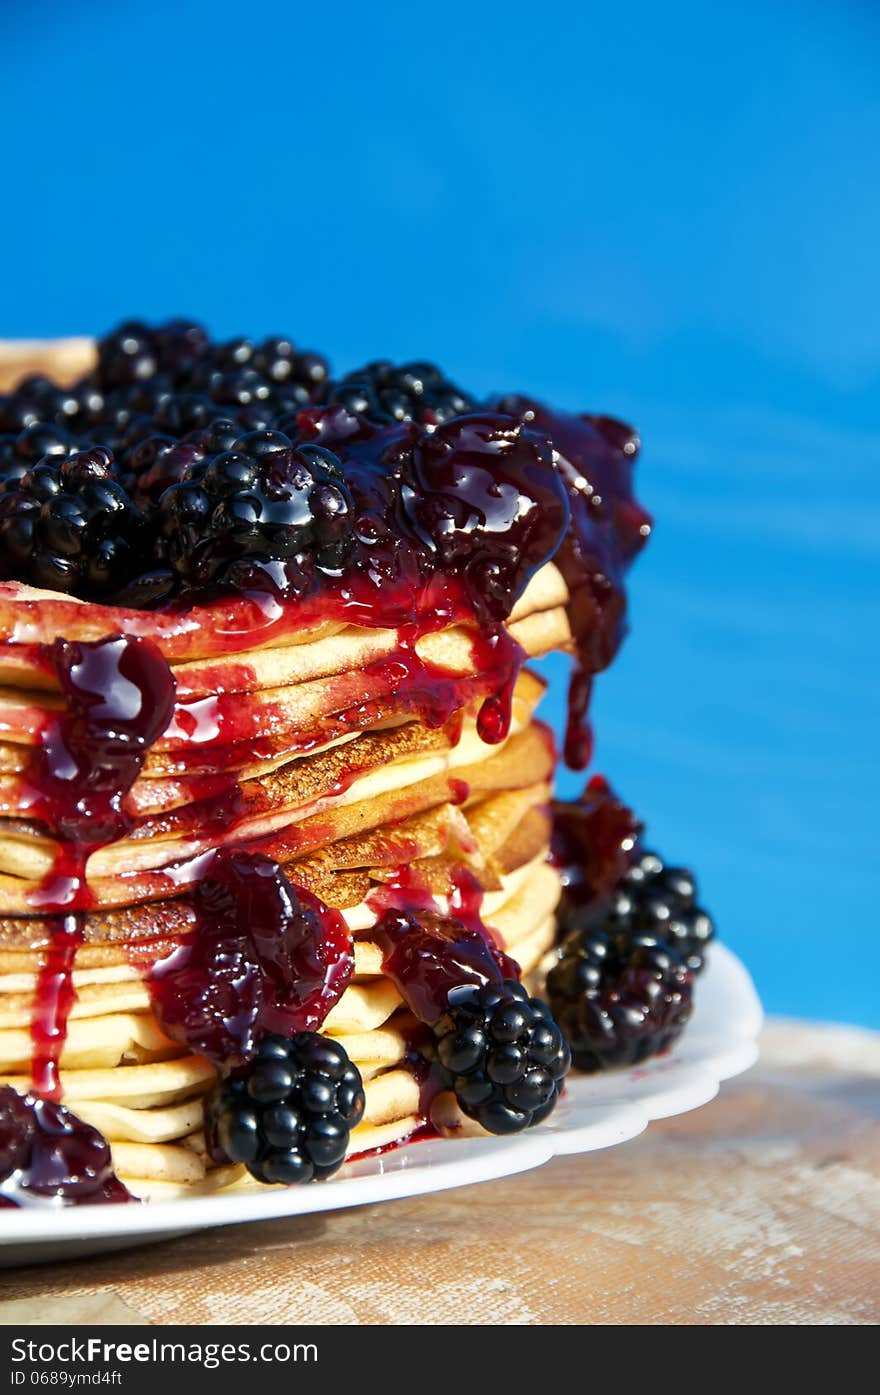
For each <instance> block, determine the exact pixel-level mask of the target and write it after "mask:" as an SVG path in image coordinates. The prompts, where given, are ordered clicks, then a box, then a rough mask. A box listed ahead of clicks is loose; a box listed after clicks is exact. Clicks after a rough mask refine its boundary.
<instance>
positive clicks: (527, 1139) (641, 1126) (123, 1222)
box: [0, 944, 763, 1255]
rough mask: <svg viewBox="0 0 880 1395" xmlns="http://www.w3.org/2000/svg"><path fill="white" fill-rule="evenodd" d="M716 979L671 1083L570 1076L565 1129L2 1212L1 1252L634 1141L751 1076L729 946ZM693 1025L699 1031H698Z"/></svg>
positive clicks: (427, 1188) (427, 1189)
mask: <svg viewBox="0 0 880 1395" xmlns="http://www.w3.org/2000/svg"><path fill="white" fill-rule="evenodd" d="M713 969H714V973H713ZM710 975H711V976H712V977H711V978H710ZM713 981H714V982H716V983H720V984H723V985H724V987H725V990H726V995H727V996H726V997H725V1002H726V1006H728V1007H729V1008H730V1009H731V1012H730V1016H729V1018H728V1019H727V1020H726V1021H725V1024H724V1029H720V1030H713V1029H711V1028H705V1027H704V1028H702V1031H701V1016H705V1014H706V1009H704V1012H703V1014H700V999H699V997H698V1001H697V1005H696V1006H695V1009H694V1016H693V1019H692V1022H691V1024H690V1025H689V1029H688V1033H687V1034H686V1036H685V1037H683V1038H682V1042H683V1044H684V1046H685V1054H684V1055H683V1056H682V1057H680V1058H679V1057H677V1056H676V1053H675V1050H673V1051H672V1053H670V1055H669V1056H668V1057H665V1058H662V1059H661V1058H655V1061H657V1062H658V1063H659V1070H658V1069H657V1068H656V1066H655V1069H654V1070H653V1071H651V1069H650V1066H651V1063H650V1062H649V1063H646V1066H647V1067H648V1069H647V1070H640V1071H639V1072H638V1075H639V1076H640V1077H641V1076H645V1078H648V1079H650V1078H651V1077H652V1076H653V1077H654V1078H656V1076H657V1075H658V1074H660V1073H661V1072H662V1071H665V1070H666V1069H668V1070H669V1071H670V1076H671V1078H670V1081H669V1086H668V1088H667V1089H657V1090H653V1091H651V1090H650V1089H648V1090H647V1091H646V1092H645V1093H644V1094H643V1095H642V1094H640V1095H639V1096H638V1097H634V1098H627V1095H626V1089H627V1085H628V1084H629V1083H630V1082H631V1080H632V1077H633V1073H632V1072H630V1073H629V1076H628V1075H627V1074H626V1073H624V1072H621V1073H620V1074H619V1077H618V1076H615V1077H612V1076H611V1075H608V1076H601V1077H597V1076H579V1077H574V1078H571V1077H570V1078H569V1082H568V1085H567V1088H566V1096H565V1100H566V1101H568V1104H569V1106H570V1108H569V1109H568V1111H567V1113H566V1114H563V1115H562V1116H561V1117H560V1118H559V1120H558V1122H556V1116H555V1115H554V1117H553V1119H552V1120H550V1121H548V1123H547V1124H543V1125H540V1126H539V1127H538V1128H537V1129H534V1130H530V1131H529V1132H527V1133H523V1134H516V1135H513V1136H507V1137H500V1138H497V1137H496V1138H492V1137H489V1138H474V1137H468V1138H463V1139H455V1138H444V1139H435V1140H428V1141H425V1142H418V1143H415V1144H409V1145H407V1144H404V1145H402V1147H401V1148H400V1149H399V1150H394V1151H393V1152H392V1153H390V1154H388V1155H387V1156H388V1157H389V1158H393V1159H394V1164H393V1166H390V1167H388V1168H387V1169H386V1168H385V1167H383V1166H382V1162H383V1159H382V1157H379V1158H377V1159H373V1160H371V1161H375V1162H377V1163H378V1164H379V1167H378V1169H377V1170H376V1169H373V1170H371V1171H369V1172H366V1173H361V1174H360V1175H354V1176H339V1177H335V1178H333V1179H332V1180H330V1181H328V1182H326V1183H321V1184H319V1185H318V1186H316V1187H314V1188H312V1187H306V1188H293V1187H290V1188H278V1189H274V1188H273V1189H271V1190H266V1191H254V1192H249V1191H242V1192H238V1193H235V1194H229V1193H227V1194H223V1193H218V1194H215V1195H213V1196H201V1197H198V1196H197V1197H181V1198H175V1199H173V1200H166V1201H155V1202H144V1203H143V1204H142V1205H140V1206H112V1205H109V1206H87V1205H86V1206H71V1207H63V1208H61V1207H59V1208H56V1207H54V1206H51V1205H47V1206H46V1207H45V1208H43V1207H39V1208H27V1209H22V1210H18V1211H13V1210H7V1211H5V1213H4V1221H3V1225H2V1228H0V1254H2V1251H3V1249H4V1248H6V1247H12V1246H14V1247H19V1248H20V1247H22V1246H27V1245H28V1244H29V1243H33V1244H34V1245H38V1246H46V1245H49V1244H58V1245H71V1244H73V1243H75V1242H77V1241H81V1242H82V1243H83V1246H84V1247H85V1246H87V1245H88V1243H89V1242H90V1241H92V1240H95V1241H100V1240H103V1239H106V1238H111V1237H112V1238H119V1239H121V1238H122V1237H123V1236H130V1237H131V1239H132V1243H133V1244H137V1243H138V1241H139V1239H140V1240H143V1239H144V1238H145V1237H147V1236H150V1235H153V1236H156V1237H161V1236H162V1235H166V1234H168V1235H170V1234H172V1233H175V1234H178V1235H179V1234H184V1233H187V1232H192V1231H196V1230H202V1229H208V1228H210V1227H214V1226H223V1225H238V1224H246V1223H248V1222H253V1221H260V1220H272V1219H276V1220H277V1219H280V1218H286V1217H288V1216H296V1215H312V1214H315V1213H316V1212H322V1211H336V1210H341V1209H343V1208H346V1207H356V1206H361V1205H370V1204H378V1203H379V1202H382V1201H394V1200H401V1199H403V1198H405V1197H407V1196H417V1195H425V1194H430V1193H431V1192H434V1191H438V1192H439V1191H446V1190H449V1189H451V1188H454V1187H457V1186H470V1185H472V1184H477V1183H479V1182H486V1181H492V1180H495V1179H496V1178H501V1177H507V1176H513V1175H515V1174H516V1173H521V1172H526V1171H530V1170H532V1169H533V1168H536V1167H542V1166H543V1165H544V1164H545V1163H547V1162H549V1161H550V1160H551V1159H552V1158H553V1157H555V1156H571V1155H573V1154H577V1153H583V1152H588V1151H594V1150H599V1149H602V1148H607V1147H614V1146H616V1145H617V1144H619V1143H625V1142H629V1141H630V1140H631V1139H633V1138H636V1137H638V1136H639V1135H640V1134H641V1133H643V1132H644V1131H645V1129H647V1128H648V1126H649V1124H650V1123H652V1122H653V1121H654V1120H656V1119H661V1118H669V1117H673V1116H675V1115H677V1114H682V1113H686V1112H687V1111H689V1110H691V1109H697V1108H700V1107H701V1106H702V1105H703V1104H707V1103H708V1102H709V1101H710V1100H711V1099H713V1098H714V1097H715V1095H717V1093H718V1091H719V1089H720V1087H721V1084H722V1083H723V1082H724V1081H725V1080H728V1079H731V1078H732V1077H733V1076H735V1075H738V1074H740V1073H741V1072H743V1071H745V1070H748V1069H749V1067H750V1066H752V1065H753V1064H754V1062H755V1061H756V1060H757V1058H758V1043H757V1039H756V1038H757V1035H758V1033H759V1032H760V1030H761V1027H762V1025H763V1010H762V1008H761V1004H760V1000H759V998H758V995H757V992H756V990H755V987H754V984H753V982H752V979H751V976H750V975H749V973H748V970H747V969H746V967H745V965H744V964H743V963H742V961H741V960H740V959H739V957H738V956H737V955H736V954H734V952H733V951H732V950H731V949H729V948H728V947H727V946H726V945H721V944H716V945H713V949H712V960H711V962H710V964H709V966H708V967H707V970H706V977H705V980H704V982H705V983H707V984H709V983H711V982H713ZM708 1006H709V1005H707V1007H708ZM691 1027H693V1028H695V1031H694V1033H693V1035H691V1030H690V1029H691ZM701 1036H702V1037H704V1038H705V1041H706V1045H707V1048H708V1049H707V1051H706V1054H703V1053H702V1052H701V1051H700V1040H701ZM697 1053H699V1054H697ZM694 1056H696V1059H694ZM612 1079H619V1082H620V1086H621V1092H620V1094H619V1095H617V1094H614V1093H611V1094H610V1095H609V1096H608V1097H606V1098H602V1097H601V1096H596V1097H594V1098H592V1099H591V1098H590V1096H589V1082H593V1085H594V1088H595V1084H596V1082H598V1081H601V1082H602V1083H603V1085H604V1084H605V1083H610V1082H611V1080H612ZM579 1087H580V1088H579ZM578 1102H580V1107H581V1108H582V1109H583V1108H586V1109H587V1110H590V1109H595V1113H596V1118H595V1119H594V1120H591V1121H587V1122H581V1123H578V1122H577V1107H578ZM572 1111H573V1113H574V1120H573V1122H570V1123H569V1124H568V1125H567V1124H566V1119H567V1118H568V1117H569V1116H570V1114H571V1113H572ZM596 1140H599V1141H596ZM432 1143H433V1144H435V1145H440V1146H441V1147H442V1149H443V1150H444V1153H448V1155H449V1156H448V1157H446V1156H444V1157H442V1158H440V1159H439V1160H437V1159H432V1158H431V1157H430V1156H429V1154H428V1153H427V1152H426V1151H425V1150H426V1149H428V1148H429V1147H430V1146H431V1144H432ZM407 1149H411V1150H412V1151H411V1152H408V1151H407ZM416 1150H419V1151H416ZM358 1165H360V1164H358V1163H355V1164H354V1166H356V1167H357V1166H358ZM426 1174H427V1175H429V1177H430V1181H429V1182H428V1185H424V1183H425V1178H426ZM231 1202H232V1203H233V1204H232V1205H230V1203H231ZM292 1203H293V1204H292ZM80 1253H81V1254H83V1255H85V1254H86V1253H87V1250H86V1249H85V1248H83V1250H81V1251H80Z"/></svg>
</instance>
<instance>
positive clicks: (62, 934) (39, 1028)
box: [30, 911, 82, 1100]
mask: <svg viewBox="0 0 880 1395" xmlns="http://www.w3.org/2000/svg"><path fill="white" fill-rule="evenodd" d="M81 919H82V917H81V916H80V915H79V914H77V912H75V911H68V913H67V914H66V915H63V916H54V917H53V918H52V921H51V938H50V941H49V947H48V950H47V951H46V957H45V959H44V960H43V963H42V965H41V967H40V971H39V974H38V976H37V990H36V993H35V995H34V1006H33V1011H32V1012H31V1024H30V1025H31V1041H32V1043H33V1048H32V1056H31V1082H32V1084H33V1088H34V1090H36V1091H37V1093H38V1094H40V1095H44V1096H45V1097H46V1098H47V1099H55V1100H57V1099H60V1097H61V1082H60V1078H59V1074H58V1062H59V1060H60V1059H61V1052H62V1051H63V1049H64V1042H65V1040H66V1037H67V1019H68V1016H69V1014H70V1009H71V1008H72V1007H73V1004H74V1002H75V1000H76V992H75V990H74V986H73V966H74V961H75V959H76V951H77V949H78V948H79V946H80V944H81V943H82V925H81Z"/></svg>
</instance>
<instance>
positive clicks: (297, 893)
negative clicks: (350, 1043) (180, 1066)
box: [150, 851, 354, 1069]
mask: <svg viewBox="0 0 880 1395" xmlns="http://www.w3.org/2000/svg"><path fill="white" fill-rule="evenodd" d="M193 899H194V902H195V909H196V914H197V918H198V922H197V930H196V932H195V934H194V935H193V936H192V937H191V938H190V939H189V940H188V941H187V943H185V944H183V945H181V946H180V947H179V948H177V949H175V950H174V952H173V953H172V954H171V955H170V956H169V957H168V958H167V959H164V960H162V961H161V962H160V963H158V964H156V965H155V966H154V967H153V970H152V974H151V977H150V987H151V993H152V997H153V1004H154V1007H155V1010H156V1014H157V1016H158V1018H159V1020H160V1021H161V1023H162V1025H163V1027H164V1029H165V1031H166V1032H168V1034H169V1036H171V1037H173V1038H174V1039H175V1040H177V1041H180V1042H181V1043H183V1044H184V1045H185V1046H187V1047H188V1048H189V1049H190V1050H191V1051H195V1052H198V1053H199V1054H200V1055H203V1056H206V1057H208V1059H209V1060H211V1061H214V1062H215V1063H216V1064H217V1065H218V1066H221V1067H223V1068H225V1069H230V1068H232V1067H234V1066H237V1065H241V1064H242V1063H243V1062H244V1061H246V1060H247V1059H248V1057H249V1056H250V1055H251V1054H252V1052H253V1050H254V1047H255V1045H256V1043H257V1042H258V1041H259V1039H260V1037H262V1036H264V1035H265V1034H266V1033H267V1032H277V1033H280V1034H282V1035H286V1036H289V1035H291V1034H292V1033H294V1032H300V1031H313V1030H315V1029H316V1028H317V1027H319V1026H320V1024H321V1023H322V1022H323V1021H324V1018H325V1017H326V1016H327V1014H328V1013H329V1011H330V1009H331V1008H332V1007H333V1006H334V1005H335V1004H336V1003H337V1002H338V1001H339V998H340V997H341V995H342V993H343V992H344V990H345V988H346V986H347V985H348V982H349V980H350V978H351V974H352V970H353V968H354V953H353V949H352V943H351V936H350V934H349V932H348V928H347V926H346V924H345V921H344V920H343V918H342V916H341V915H340V914H339V913H338V912H337V911H333V910H330V909H329V908H328V907H327V906H325V905H324V904H323V903H322V902H321V901H319V900H318V898H317V897H316V896H312V895H311V894H310V893H309V892H308V891H305V890H303V889H302V888H299V887H294V886H293V885H292V884H291V883H290V882H289V881H288V879H287V877H286V876H285V874H284V872H283V871H282V869H281V868H280V867H279V866H278V864H277V863H275V862H273V861H272V860H271V859H270V858H268V857H263V856H261V855H260V854H255V853H248V852H245V851H233V852H221V853H217V854H215V855H214V856H213V857H212V858H211V859H210V861H209V862H208V863H207V865H206V867H205V870H204V874H203V877H202V879H201V881H200V882H199V884H198V886H197V888H196V890H195V892H194V893H193Z"/></svg>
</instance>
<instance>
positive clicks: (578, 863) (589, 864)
mask: <svg viewBox="0 0 880 1395" xmlns="http://www.w3.org/2000/svg"><path fill="white" fill-rule="evenodd" d="M641 831H642V824H641V823H640V822H639V820H638V819H637V818H636V816H635V814H634V813H633V812H632V810H631V809H628V808H627V806H626V805H625V804H624V803H623V801H622V800H621V799H619V798H618V797H617V795H616V794H615V793H614V791H613V790H612V789H611V787H610V785H609V784H608V781H607V780H606V779H605V778H604V777H603V776H601V775H594V776H593V778H592V779H591V780H589V781H588V783H587V787H586V789H585V790H584V792H583V794H582V795H581V797H580V799H574V800H571V801H568V802H563V801H561V800H557V801H556V802H554V805H553V841H552V861H553V865H554V866H555V867H557V868H558V869H559V872H560V874H561V878H562V885H563V900H562V905H561V907H560V912H559V915H560V919H565V918H566V917H568V916H570V915H571V914H572V913H576V912H577V911H579V910H586V909H587V908H588V907H590V906H592V905H593V903H594V902H595V901H597V900H598V899H599V898H600V897H602V896H606V895H607V894H608V893H609V892H610V891H611V890H612V888H613V887H614V886H615V885H616V884H617V882H618V881H619V880H620V878H621V877H622V876H623V874H624V872H625V871H626V870H627V868H628V867H629V866H630V864H631V863H632V861H633V858H634V856H635V849H636V847H637V844H638V840H639V835H640V834H641Z"/></svg>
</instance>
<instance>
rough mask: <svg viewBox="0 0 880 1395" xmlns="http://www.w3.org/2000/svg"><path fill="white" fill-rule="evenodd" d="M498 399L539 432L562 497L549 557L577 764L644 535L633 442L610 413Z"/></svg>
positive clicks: (588, 751) (579, 765) (620, 631)
mask: <svg viewBox="0 0 880 1395" xmlns="http://www.w3.org/2000/svg"><path fill="white" fill-rule="evenodd" d="M498 405H499V406H500V408H501V410H502V411H506V412H514V413H518V414H519V415H521V416H522V418H523V420H525V421H528V422H529V424H530V425H531V426H532V427H534V429H535V430H537V431H542V432H544V433H546V435H547V437H548V439H549V440H550V441H551V442H552V443H553V448H554V455H555V461H556V468H557V470H558V472H559V476H560V479H561V480H562V481H563V483H564V485H565V489H566V493H567V496H568V503H569V510H570V519H569V524H568V527H567V529H566V533H565V537H564V539H563V541H562V545H561V547H560V549H559V553H558V555H557V557H556V562H557V565H558V566H559V569H560V571H561V572H562V575H563V577H564V578H565V583H566V585H567V586H568V590H569V603H568V613H569V622H570V624H571V628H572V633H573V635H574V638H575V643H576V645H577V663H576V667H575V671H574V673H573V675H572V681H571V686H570V689H569V712H568V724H567V730H566V740H565V760H566V764H567V765H569V766H570V767H571V768H572V769H573V770H583V769H584V768H585V767H586V766H587V765H588V763H589V760H590V757H591V755H592V737H591V735H590V731H589V727H588V724H587V709H588V706H589V701H590V693H591V688H592V680H593V677H594V675H595V674H597V673H599V672H600V671H601V670H602V669H604V668H607V667H608V665H609V664H610V663H611V660H612V659H613V658H614V656H615V654H616V653H617V651H618V649H619V648H620V644H621V641H622V640H623V637H624V635H625V633H626V591H625V589H624V577H625V574H626V570H627V568H628V567H629V566H630V564H631V563H632V561H633V560H634V559H635V557H636V556H637V555H638V553H639V552H640V551H641V549H642V548H643V547H644V545H645V543H646V542H647V540H648V538H649V537H650V535H651V528H652V521H651V516H650V514H648V513H647V512H646V511H645V510H644V509H643V508H642V507H641V505H640V504H639V503H637V501H636V499H635V497H634V495H633V484H632V476H633V466H634V464H635V461H636V457H637V456H638V452H639V445H640V442H639V438H638V435H637V434H636V432H635V431H633V429H632V428H631V427H629V426H626V425H625V424H624V423H623V422H619V421H615V420H614V419H613V418H611V417H602V416H590V415H588V414H583V415H575V414H573V413H570V412H557V411H552V410H551V409H550V408H548V407H545V406H543V405H542V404H541V403H539V402H534V401H532V400H530V399H529V398H525V397H506V398H503V399H502V401H501V402H500V403H499V404H498Z"/></svg>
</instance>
